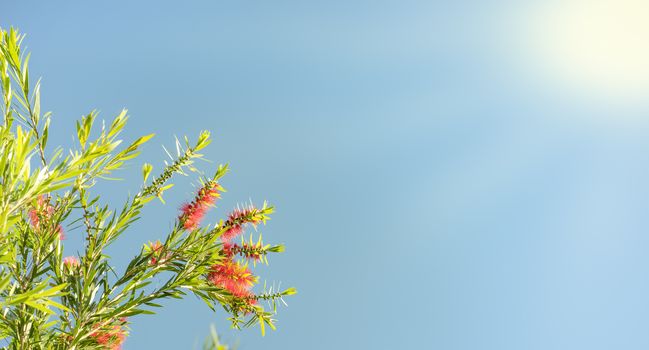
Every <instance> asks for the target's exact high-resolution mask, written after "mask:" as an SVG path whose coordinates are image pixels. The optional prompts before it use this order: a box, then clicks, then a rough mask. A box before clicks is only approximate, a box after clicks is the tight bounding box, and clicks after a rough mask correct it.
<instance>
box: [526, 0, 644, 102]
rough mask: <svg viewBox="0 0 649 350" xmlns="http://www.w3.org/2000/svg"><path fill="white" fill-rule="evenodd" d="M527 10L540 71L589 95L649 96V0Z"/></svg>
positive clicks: (584, 0)
mask: <svg viewBox="0 0 649 350" xmlns="http://www.w3.org/2000/svg"><path fill="white" fill-rule="evenodd" d="M529 10H530V11H529V13H530V16H526V17H527V18H525V22H526V23H525V26H526V27H527V28H528V30H527V31H525V34H524V36H525V38H526V45H527V46H529V49H530V53H531V54H532V55H533V57H534V59H535V60H537V61H538V65H537V66H538V67H539V68H540V70H541V73H542V74H549V75H550V77H549V78H552V79H558V80H559V81H560V83H561V84H562V85H563V86H565V87H571V88H573V89H576V90H578V91H580V92H583V93H588V94H589V95H593V94H595V95H596V96H599V97H603V98H607V99H618V100H619V99H624V100H627V101H630V100H640V99H641V100H643V101H644V100H647V99H646V97H647V96H649V95H648V93H649V1H647V0H561V1H551V2H546V3H544V4H543V5H540V7H537V8H534V9H529ZM645 103H646V102H645Z"/></svg>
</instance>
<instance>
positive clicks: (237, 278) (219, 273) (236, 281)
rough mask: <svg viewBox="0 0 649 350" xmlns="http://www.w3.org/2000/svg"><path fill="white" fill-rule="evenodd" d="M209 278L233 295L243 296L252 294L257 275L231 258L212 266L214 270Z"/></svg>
mask: <svg viewBox="0 0 649 350" xmlns="http://www.w3.org/2000/svg"><path fill="white" fill-rule="evenodd" d="M207 279H208V280H209V281H210V282H211V283H212V284H214V285H215V286H217V287H221V288H223V289H226V290H227V291H229V292H230V293H232V295H234V296H237V297H241V298H243V297H247V296H250V295H251V292H250V287H252V285H253V284H254V283H255V281H256V277H255V276H254V275H253V274H252V273H251V272H250V270H249V269H248V267H247V266H246V265H241V264H239V263H237V262H234V261H232V260H231V259H228V260H225V261H223V262H222V263H221V264H219V265H214V266H212V271H211V272H210V274H209V275H208V276H207Z"/></svg>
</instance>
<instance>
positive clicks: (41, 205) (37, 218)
mask: <svg viewBox="0 0 649 350" xmlns="http://www.w3.org/2000/svg"><path fill="white" fill-rule="evenodd" d="M52 215H54V206H53V205H52V204H50V200H49V197H48V196H46V195H43V194H42V195H40V196H38V199H37V200H36V207H34V208H32V209H30V210H29V213H28V216H29V221H30V223H31V225H32V228H34V229H35V230H39V231H40V230H41V223H42V221H41V219H45V220H49V219H51V217H52ZM55 232H56V233H57V234H58V235H59V239H61V240H63V239H65V234H64V233H63V226H61V225H57V227H56V231H55Z"/></svg>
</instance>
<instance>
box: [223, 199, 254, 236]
mask: <svg viewBox="0 0 649 350" xmlns="http://www.w3.org/2000/svg"><path fill="white" fill-rule="evenodd" d="M259 222H260V218H259V210H257V208H255V207H253V206H250V207H248V208H243V209H241V208H236V209H234V210H233V211H232V212H231V213H230V215H228V220H227V221H226V222H225V227H227V229H226V230H225V232H223V234H222V235H221V240H223V242H229V241H231V240H232V239H233V238H235V237H236V236H238V235H240V234H241V233H243V227H244V226H245V225H246V224H251V225H253V226H255V225H257V224H258V223H259Z"/></svg>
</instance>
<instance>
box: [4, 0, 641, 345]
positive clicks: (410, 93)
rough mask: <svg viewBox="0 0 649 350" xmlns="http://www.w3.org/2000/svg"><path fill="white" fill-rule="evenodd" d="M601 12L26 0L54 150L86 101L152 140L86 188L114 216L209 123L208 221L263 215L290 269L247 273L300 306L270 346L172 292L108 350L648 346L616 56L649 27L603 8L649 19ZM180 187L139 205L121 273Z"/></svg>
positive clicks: (166, 220)
mask: <svg viewBox="0 0 649 350" xmlns="http://www.w3.org/2000/svg"><path fill="white" fill-rule="evenodd" d="M566 4H569V6H568V5H566ZM591 4H592V3H591ZM597 4H598V6H599V7H597V8H594V7H592V6H591V5H589V3H588V2H584V1H581V0H570V1H567V0H566V1H564V2H561V1H549V2H543V3H542V2H535V1H530V2H518V3H516V2H508V1H468V0H461V1H455V2H447V1H414V0H412V1H410V0H406V1H404V0H401V1H336V0H331V1H320V2H314V1H252V0H251V1H189V2H185V3H183V4H182V5H181V4H180V3H179V2H170V1H155V2H153V1H149V2H147V1H138V2H134V1H131V2H129V1H112V2H108V3H107V2H104V3H101V4H98V3H92V4H91V3H90V2H82V1H68V2H65V3H58V4H55V3H53V2H36V1H21V2H20V3H19V4H17V3H12V4H7V3H2V4H0V13H1V14H2V15H1V16H0V25H1V26H3V27H7V26H10V25H13V26H16V27H18V28H20V30H21V31H23V32H25V33H27V35H28V36H27V39H26V45H27V46H28V48H29V50H31V51H32V59H31V62H30V67H31V70H32V75H33V76H41V77H43V87H42V94H43V98H42V100H43V102H42V103H43V105H44V108H45V109H47V110H51V111H53V131H52V136H51V141H50V143H52V144H60V145H63V146H72V142H73V136H72V135H73V130H74V120H76V119H77V118H79V117H80V116H81V115H82V114H84V113H87V112H89V111H90V110H92V109H95V108H96V109H98V110H99V111H100V112H101V116H102V117H103V118H105V119H110V118H112V117H113V116H115V115H116V114H117V113H118V112H119V111H120V110H121V109H122V108H128V109H129V112H130V115H131V120H130V124H129V127H128V130H127V131H126V133H125V137H126V138H127V139H133V138H135V137H137V136H138V135H141V134H147V133H151V132H153V133H156V135H157V136H156V138H155V139H154V140H153V141H152V142H151V143H150V144H149V145H148V146H147V147H146V149H145V150H144V152H143V154H142V156H141V158H140V159H138V160H136V161H134V162H133V163H132V164H131V165H130V167H129V169H127V170H125V171H123V172H122V173H121V176H122V177H123V178H124V179H125V181H121V182H111V183H104V184H100V185H99V186H98V191H100V193H102V194H103V195H104V196H105V198H107V199H108V200H111V201H114V203H116V204H115V206H118V205H119V204H120V203H122V201H123V200H124V199H125V197H126V195H127V194H128V193H129V192H130V193H134V192H136V191H137V189H138V186H139V179H140V177H139V169H140V165H141V162H143V161H144V160H147V161H149V162H151V163H153V164H154V165H156V168H155V169H160V168H161V167H162V161H163V159H164V151H163V150H162V147H161V146H162V145H167V146H171V145H173V137H174V135H179V136H181V135H189V136H195V135H197V134H198V132H199V131H200V130H202V129H209V130H211V131H212V132H213V135H214V137H215V139H214V142H213V144H212V145H211V146H210V147H209V148H208V150H207V151H206V156H207V158H209V159H211V160H213V163H211V164H209V163H205V164H202V165H201V167H202V169H205V170H209V169H211V167H213V166H215V165H216V164H218V163H225V162H229V163H230V164H231V167H232V172H231V173H230V174H229V175H228V177H227V178H226V179H225V180H224V181H223V184H224V186H225V187H226V188H227V189H228V192H227V194H226V195H225V196H224V198H223V200H222V201H220V203H219V206H218V208H217V209H216V210H215V211H214V212H213V214H212V216H211V217H212V218H217V217H218V216H217V215H224V214H225V213H227V212H228V211H229V210H230V209H231V208H233V207H234V206H235V205H236V204H237V203H240V202H247V201H249V200H252V201H253V202H256V203H261V202H263V200H265V199H267V200H269V201H270V202H271V203H273V204H274V205H275V206H276V207H277V213H276V214H275V216H274V217H273V219H272V220H271V221H270V222H269V224H268V225H267V226H266V227H263V228H262V229H261V232H262V233H263V234H264V238H265V239H266V240H267V241H269V242H271V241H272V242H281V243H285V244H286V246H287V252H286V253H284V254H281V255H277V256H273V257H271V266H270V267H268V268H266V267H260V268H258V269H257V270H256V271H258V272H259V273H260V275H261V276H262V279H266V280H268V281H270V282H272V281H277V282H279V281H281V282H282V286H295V287H297V288H298V290H299V294H298V295H296V296H294V297H292V298H290V299H289V300H288V303H289V307H287V308H283V309H281V310H280V313H279V315H278V319H279V323H278V326H279V328H278V330H277V331H276V332H272V333H270V334H267V335H266V336H265V337H263V338H262V337H261V335H260V334H259V331H258V330H257V329H250V330H246V331H242V332H238V331H233V330H229V329H228V323H227V321H226V320H225V318H226V315H225V314H224V313H223V312H219V313H216V314H213V313H211V312H210V311H209V310H207V308H205V307H203V305H202V303H201V302H199V301H198V300H196V299H194V298H188V299H186V300H182V301H178V300H174V301H169V302H165V303H164V304H165V308H164V309H162V310H161V311H160V313H159V314H158V315H157V316H154V317H138V318H134V319H133V322H134V323H133V326H132V334H131V336H130V337H129V338H128V340H127V342H126V344H125V346H124V348H125V349H126V350H129V349H190V348H192V346H195V348H198V347H197V344H198V343H200V342H201V341H202V340H203V339H204V337H205V336H207V335H208V330H209V325H210V324H211V323H215V324H216V325H217V327H218V329H219V330H220V332H221V333H222V334H223V335H224V337H225V339H226V340H229V341H231V342H238V343H239V348H240V349H243V350H245V349H259V348H262V347H265V348H268V349H280V348H281V349H331V348H342V349H394V348H425V349H449V350H451V349H471V350H472V349H499V350H502V349H512V350H513V349H543V350H547V349H612V348H622V349H646V348H647V347H648V346H649V337H648V336H647V332H646V329H645V328H646V327H645V326H646V325H647V322H648V321H649V320H648V319H647V317H648V316H647V315H649V302H648V298H647V295H649V283H647V277H646V276H647V274H646V270H647V269H646V267H647V266H648V263H649V255H647V253H646V248H645V247H646V246H647V244H648V243H649V237H648V236H647V233H646V232H647V229H648V228H649V212H648V211H649V185H648V182H647V179H649V167H648V165H647V164H649V138H647V131H648V129H647V126H648V125H647V122H648V121H649V119H648V117H647V116H649V114H648V113H647V112H649V102H647V101H649V100H647V99H646V97H647V96H648V92H649V88H648V86H649V76H648V75H647V74H646V72H647V71H648V70H649V69H646V68H647V67H646V66H647V64H646V63H644V64H642V63H637V62H636V61H635V60H633V59H632V57H645V56H642V55H644V54H645V53H646V52H649V49H648V48H647V46H646V45H647V44H646V43H644V44H642V41H640V44H638V43H636V42H632V41H628V40H627V39H628V38H632V37H633V35H636V34H637V33H648V31H646V30H645V29H646V25H645V26H644V27H642V26H640V27H629V28H627V27H625V24H626V23H635V22H633V21H630V20H629V21H625V20H620V21H619V22H614V21H613V22H612V21H609V20H608V19H609V18H608V17H607V14H609V13H615V14H616V16H619V18H622V19H624V18H626V17H624V16H628V17H629V18H631V19H633V18H635V17H633V16H632V15H633V14H636V13H641V14H642V13H647V12H646V11H645V10H646V9H647V8H646V6H645V5H643V4H642V2H640V1H636V0H624V1H621V2H612V1H610V0H597ZM616 4H617V5H616ZM562 6H567V7H565V8H564V7H562ZM613 10H614V11H613ZM571 11H572V12H571ZM583 13H588V14H589V16H590V17H588V18H589V19H590V20H588V21H582V22H580V21H581V19H580V20H577V19H579V18H580V16H579V14H583ZM559 14H561V16H559ZM570 14H574V16H573V17H570V16H569V15H570ZM564 15H565V16H564ZM616 18H617V17H616ZM574 23H577V24H576V25H573V24H574ZM584 28H585V29H584ZM593 29H596V30H593ZM589 33H598V34H597V35H595V34H589ZM611 33H613V34H615V35H612V34H611ZM609 34H610V35H609ZM627 34H628V35H627ZM611 35H612V36H611ZM645 38H646V37H645ZM629 40H630V39H629ZM627 41H628V42H627ZM645 41H646V40H645ZM642 45H645V46H642ZM644 62H647V61H644ZM196 180H197V179H196V178H191V177H190V178H179V179H177V181H176V187H175V188H174V190H173V191H171V192H169V193H168V195H167V203H168V204H167V205H162V204H158V203H156V204H154V205H152V206H150V207H149V208H148V209H147V210H145V212H144V218H143V219H142V220H141V221H140V222H138V223H137V224H136V225H135V226H133V228H132V230H130V231H129V232H127V234H125V235H124V236H123V239H122V240H121V241H120V242H119V243H116V244H115V245H114V246H113V247H112V250H111V252H110V253H111V254H112V256H113V257H114V259H115V261H116V265H117V266H118V267H119V266H120V264H124V263H125V262H126V261H127V260H128V259H129V258H130V257H131V256H132V255H133V254H135V253H136V252H137V251H138V250H139V248H140V247H141V245H142V244H143V243H146V242H147V241H149V240H154V239H158V238H160V237H162V236H163V235H164V233H165V232H166V230H168V229H169V227H170V226H171V222H172V219H173V218H174V217H175V216H176V215H177V209H178V206H179V205H180V203H182V202H183V200H185V199H186V198H189V197H190V196H191V193H192V191H193V188H194V187H193V185H195V184H196ZM68 236H69V237H70V238H69V239H68V242H67V243H68V246H67V248H66V249H68V250H69V252H70V253H74V251H75V249H79V247H80V244H81V240H80V239H79V240H78V242H75V239H74V237H73V236H74V234H73V233H70V234H69V235H68Z"/></svg>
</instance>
